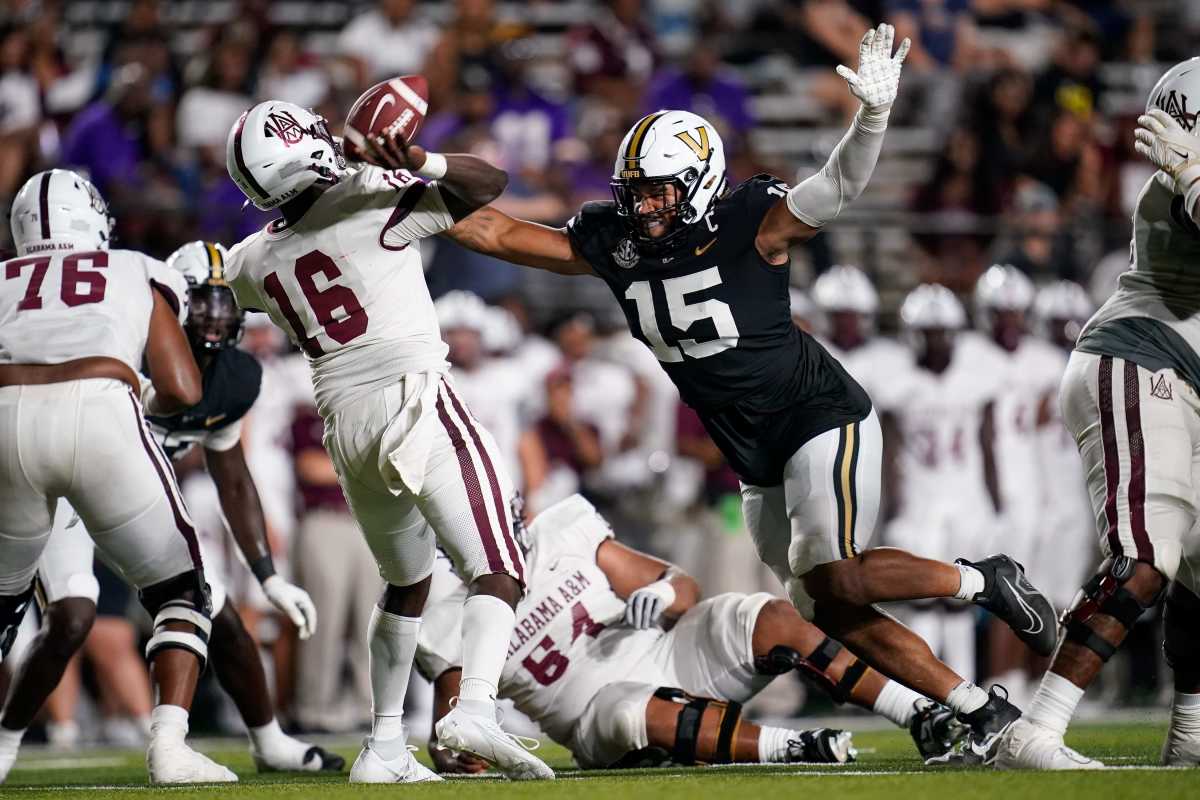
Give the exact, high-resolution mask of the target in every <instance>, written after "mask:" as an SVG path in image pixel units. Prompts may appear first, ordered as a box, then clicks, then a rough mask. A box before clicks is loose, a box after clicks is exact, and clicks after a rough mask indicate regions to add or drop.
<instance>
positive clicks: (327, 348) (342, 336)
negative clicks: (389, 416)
mask: <svg viewBox="0 0 1200 800" xmlns="http://www.w3.org/2000/svg"><path fill="white" fill-rule="evenodd" d="M453 225H454V219H453V217H451V215H450V213H449V212H448V211H447V210H446V205H445V203H444V202H443V200H442V196H441V192H440V190H439V189H438V186H437V183H429V184H426V183H424V182H423V181H421V180H419V179H417V178H415V177H413V176H412V175H410V174H409V173H408V172H405V171H403V170H397V171H394V172H391V171H386V170H382V169H379V168H378V167H374V166H364V167H363V168H362V169H360V170H358V171H357V172H354V173H352V174H350V175H347V176H345V177H344V178H342V180H341V181H340V182H339V183H337V184H335V185H333V186H331V187H330V188H328V189H327V190H326V191H325V192H324V193H323V194H321V195H320V197H318V198H317V200H316V202H315V203H314V204H313V206H312V207H311V208H310V209H309V210H308V211H307V212H305V214H304V216H303V217H301V218H300V220H299V221H297V222H296V223H295V224H293V225H287V224H285V223H284V221H283V220H276V221H275V222H272V223H271V224H270V225H268V226H267V227H266V228H264V229H263V230H261V231H259V232H258V233H256V234H254V235H252V236H250V237H248V238H247V239H245V240H244V241H242V242H241V243H240V244H238V245H237V246H236V247H234V248H233V249H232V250H231V251H230V253H229V256H228V258H227V259H226V261H225V270H226V280H227V281H228V282H229V285H230V287H231V288H232V289H233V292H234V295H235V296H236V297H237V301H238V305H240V306H242V308H245V309H247V310H254V311H265V312H267V313H268V314H269V315H270V317H271V321H272V322H274V323H275V324H276V325H278V326H279V327H280V328H282V329H283V330H285V331H288V332H289V335H290V336H291V338H292V340H293V341H295V342H296V344H298V345H299V346H300V348H301V349H302V350H303V351H304V353H305V355H306V356H307V357H308V361H309V364H310V366H311V367H312V373H313V375H312V377H313V388H314V390H315V394H316V401H317V408H318V410H319V411H320V412H321V415H322V416H323V417H326V418H328V417H329V416H330V415H331V414H333V413H336V411H337V410H338V409H339V408H343V407H345V406H346V405H348V404H349V403H351V402H353V401H354V400H356V399H358V398H360V397H363V396H364V395H366V394H367V393H369V392H371V391H372V390H374V389H377V388H379V387H381V386H384V385H387V384H393V383H395V381H396V378H397V376H399V375H402V374H404V373H416V372H426V371H431V370H434V371H441V370H444V369H446V368H447V366H448V365H447V364H446V345H445V344H444V343H443V342H442V338H441V335H440V333H439V331H438V324H437V316H436V314H435V313H434V310H433V302H432V300H431V299H430V297H429V288H428V287H427V286H426V284H425V274H424V271H423V269H422V267H421V254H420V251H419V247H418V246H417V243H418V241H419V240H420V239H423V238H425V237H427V236H433V235H435V234H438V233H441V232H442V231H444V230H446V229H447V228H450V227H452V226H453Z"/></svg>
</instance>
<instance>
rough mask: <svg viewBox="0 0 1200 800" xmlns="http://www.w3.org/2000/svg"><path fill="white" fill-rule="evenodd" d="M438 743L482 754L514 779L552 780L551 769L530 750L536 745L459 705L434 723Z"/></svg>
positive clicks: (488, 761) (479, 755) (483, 757)
mask: <svg viewBox="0 0 1200 800" xmlns="http://www.w3.org/2000/svg"><path fill="white" fill-rule="evenodd" d="M434 731H435V732H436V733H437V737H438V746H439V747H445V748H447V749H449V750H457V751H459V752H460V753H470V754H471V755H474V756H478V757H479V758H482V759H483V760H484V761H486V762H487V763H489V764H491V765H492V766H493V767H495V768H496V769H498V770H500V771H501V772H503V773H504V774H505V776H507V777H508V778H511V779H512V780H514V781H532V780H553V779H554V771H553V770H551V769H550V768H549V767H547V766H546V765H545V764H544V763H542V760H541V759H540V758H538V757H537V756H535V755H533V754H532V753H530V752H529V751H530V750H533V749H534V748H535V747H537V742H536V740H533V744H531V745H530V744H526V742H525V741H523V740H522V739H521V738H520V737H517V736H513V735H512V734H511V733H507V732H505V731H504V729H503V728H501V727H500V724H499V723H498V722H496V720H494V719H491V718H488V717H484V716H481V715H478V714H469V713H467V712H466V711H464V710H463V709H462V708H460V707H457V706H456V707H455V708H452V709H450V713H449V714H447V715H446V716H444V717H442V718H441V719H440V720H438V722H437V725H435V726H434Z"/></svg>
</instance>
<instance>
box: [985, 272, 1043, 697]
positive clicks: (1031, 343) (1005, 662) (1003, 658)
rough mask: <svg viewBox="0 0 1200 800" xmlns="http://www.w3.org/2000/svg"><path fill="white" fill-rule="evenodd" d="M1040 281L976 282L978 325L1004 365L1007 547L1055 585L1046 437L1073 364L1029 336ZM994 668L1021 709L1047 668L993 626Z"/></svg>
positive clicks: (999, 457)
mask: <svg viewBox="0 0 1200 800" xmlns="http://www.w3.org/2000/svg"><path fill="white" fill-rule="evenodd" d="M1034 295H1035V291H1034V288H1033V282H1032V281H1030V280H1029V278H1027V277H1026V276H1025V274H1024V273H1022V272H1021V271H1020V270H1018V269H1017V268H1016V267H1014V266H1012V265H1009V264H995V265H993V266H991V267H990V268H988V269H987V270H986V271H985V272H984V273H983V275H981V276H980V277H979V280H978V281H976V283H975V297H974V302H975V321H976V325H977V327H978V328H979V329H980V330H981V331H982V333H983V335H985V336H987V337H988V338H990V339H991V341H992V343H993V344H995V345H996V349H995V351H994V352H995V353H996V354H997V355H999V357H1000V358H1001V360H1002V362H1003V367H1004V372H1005V379H1004V386H1003V391H1001V393H1000V394H999V396H997V397H996V401H995V404H994V406H993V408H994V413H993V420H994V436H993V451H992V452H993V456H994V458H995V462H996V480H997V486H998V490H999V497H1000V518H1001V528H1000V529H1001V530H1003V539H1002V542H1003V547H1004V550H1005V552H1007V553H1009V554H1011V555H1012V557H1013V558H1015V559H1017V561H1019V562H1020V563H1021V564H1022V565H1024V567H1025V574H1026V575H1028V576H1029V578H1030V580H1031V581H1033V582H1034V583H1036V584H1038V585H1041V586H1051V585H1053V583H1054V579H1055V578H1057V577H1058V576H1059V574H1060V573H1058V572H1057V570H1056V569H1055V567H1054V565H1053V564H1052V563H1048V562H1047V561H1046V560H1045V559H1044V557H1043V553H1042V545H1043V543H1044V541H1045V540H1046V539H1048V538H1052V537H1053V536H1054V535H1055V533H1054V531H1053V530H1052V529H1050V528H1048V527H1047V526H1046V522H1047V519H1046V515H1045V511H1046V508H1045V506H1044V505H1043V487H1044V486H1045V481H1046V480H1047V479H1048V477H1049V476H1048V474H1047V472H1046V467H1047V464H1046V463H1045V461H1043V458H1042V456H1043V453H1042V450H1043V443H1042V440H1043V438H1044V437H1045V432H1046V431H1047V430H1048V429H1049V428H1050V426H1051V425H1054V424H1056V422H1057V420H1056V415H1055V414H1054V412H1053V411H1052V410H1051V409H1052V407H1053V406H1054V405H1055V399H1056V395H1057V390H1058V384H1059V381H1061V380H1062V374H1063V369H1064V368H1065V367H1066V362H1065V361H1064V360H1063V357H1062V353H1061V351H1059V350H1057V349H1056V348H1055V347H1054V346H1053V345H1051V344H1050V343H1049V342H1047V341H1045V340H1044V339H1042V338H1040V337H1037V336H1029V335H1027V331H1028V321H1029V314H1030V312H1031V310H1032V307H1033V302H1034ZM989 660H990V664H989V669H990V674H991V675H992V677H993V678H994V679H995V680H996V681H998V682H999V683H1001V684H1003V685H1004V686H1005V687H1006V688H1007V689H1008V691H1009V694H1010V695H1011V696H1012V697H1013V698H1014V702H1015V703H1016V704H1017V705H1018V706H1023V705H1024V703H1025V700H1027V699H1028V698H1027V692H1026V685H1027V683H1028V681H1029V679H1031V678H1033V677H1034V676H1035V675H1036V674H1038V673H1040V672H1041V670H1042V669H1044V668H1045V662H1044V661H1041V660H1040V659H1037V658H1036V656H1035V655H1034V654H1033V653H1031V652H1030V650H1029V649H1028V648H1027V647H1025V646H1024V645H1023V644H1022V643H1021V641H1020V640H1019V639H1018V638H1017V637H1016V636H1014V635H1013V633H1012V631H1011V629H1009V628H1008V627H1007V626H995V625H993V626H991V627H990V631H989Z"/></svg>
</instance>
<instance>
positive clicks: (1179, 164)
mask: <svg viewBox="0 0 1200 800" xmlns="http://www.w3.org/2000/svg"><path fill="white" fill-rule="evenodd" d="M1133 136H1134V138H1135V139H1137V141H1136V142H1134V144H1133V146H1134V149H1136V150H1137V151H1138V152H1139V153H1141V154H1142V155H1144V156H1145V157H1146V158H1148V159H1150V161H1151V162H1153V164H1154V166H1156V167H1158V168H1159V169H1161V170H1162V171H1163V172H1165V173H1167V174H1168V175H1170V176H1171V178H1172V179H1173V180H1175V181H1176V183H1177V185H1176V190H1177V191H1179V192H1180V193H1183V192H1184V191H1186V190H1187V189H1188V187H1187V186H1179V185H1178V182H1179V179H1180V177H1181V176H1183V173H1184V171H1185V170H1189V169H1190V168H1193V167H1200V137H1197V136H1195V135H1193V134H1190V133H1188V132H1187V131H1185V130H1184V129H1183V126H1182V125H1180V124H1179V121H1178V120H1176V119H1175V118H1174V117H1172V116H1171V115H1170V114H1168V113H1167V112H1166V111H1163V110H1162V109H1161V108H1154V109H1151V110H1150V111H1148V112H1146V113H1145V114H1143V115H1142V116H1140V117H1138V129H1137V130H1136V131H1134V134H1133ZM1188 178H1189V179H1191V178H1192V176H1191V175H1190V174H1189V176H1188ZM1189 182H1190V180H1189Z"/></svg>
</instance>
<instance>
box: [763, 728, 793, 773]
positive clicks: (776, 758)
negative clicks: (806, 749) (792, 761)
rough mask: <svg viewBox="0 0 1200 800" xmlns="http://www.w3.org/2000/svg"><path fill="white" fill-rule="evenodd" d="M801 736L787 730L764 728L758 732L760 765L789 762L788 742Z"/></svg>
mask: <svg viewBox="0 0 1200 800" xmlns="http://www.w3.org/2000/svg"><path fill="white" fill-rule="evenodd" d="M799 738H800V735H799V734H798V733H796V732H795V731H792V730H788V729H787V728H768V727H766V726H763V727H762V728H761V729H760V730H759V732H758V761H759V763H760V764H782V763H783V762H785V761H787V751H788V740H790V739H799Z"/></svg>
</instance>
